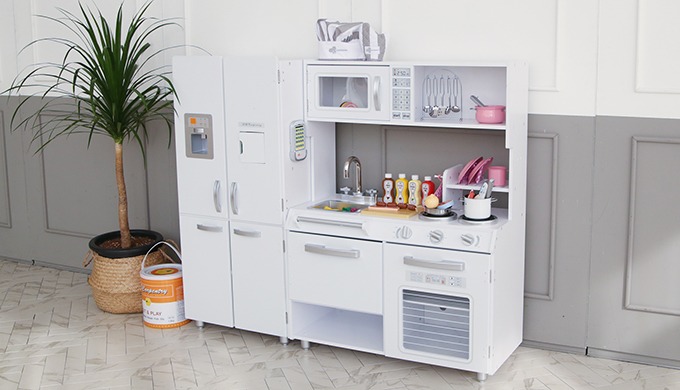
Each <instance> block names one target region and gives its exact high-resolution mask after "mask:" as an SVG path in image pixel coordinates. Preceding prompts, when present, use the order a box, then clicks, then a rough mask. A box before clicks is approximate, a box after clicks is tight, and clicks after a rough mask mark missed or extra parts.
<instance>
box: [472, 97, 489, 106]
mask: <svg viewBox="0 0 680 390" xmlns="http://www.w3.org/2000/svg"><path fill="white" fill-rule="evenodd" d="M470 100H472V101H473V102H475V104H476V105H478V106H480V107H486V104H484V103H482V101H481V100H479V99H478V98H477V96H475V95H470Z"/></svg>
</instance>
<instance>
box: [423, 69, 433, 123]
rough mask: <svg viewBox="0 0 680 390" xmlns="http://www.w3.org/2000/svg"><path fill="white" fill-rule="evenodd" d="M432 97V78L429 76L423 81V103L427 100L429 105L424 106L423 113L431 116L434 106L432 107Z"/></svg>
mask: <svg viewBox="0 0 680 390" xmlns="http://www.w3.org/2000/svg"><path fill="white" fill-rule="evenodd" d="M431 95H432V83H431V81H430V76H427V77H426V78H425V80H423V101H424V100H425V99H426V98H427V104H424V105H423V112H424V113H426V114H428V115H429V114H430V112H431V111H432V106H431V105H430V96H431Z"/></svg>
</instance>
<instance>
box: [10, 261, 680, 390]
mask: <svg viewBox="0 0 680 390" xmlns="http://www.w3.org/2000/svg"><path fill="white" fill-rule="evenodd" d="M100 388H103V389H107V388H110V389H163V390H166V389H248V390H258V389H268V390H275V389H276V390H278V389H293V390H297V389H336V388H337V389H345V390H350V389H351V390H354V389H375V390H379V389H477V388H484V389H625V390H629V389H645V390H649V389H680V371H678V370H673V369H667V368H659V367H654V366H644V365H638V364H631V363H623V362H617V361H612V360H604V359H596V358H589V357H585V356H579V355H571V354H566V353H556V352H549V351H543V350H538V349H529V348H519V349H518V350H517V351H516V352H515V354H514V355H513V356H511V358H510V359H509V360H508V361H507V362H506V363H505V364H504V365H503V366H502V367H501V369H500V370H499V371H498V372H497V373H496V374H495V375H493V376H491V377H489V379H488V380H487V381H486V382H485V383H484V384H483V385H482V384H480V383H479V382H477V381H476V380H475V375H474V374H472V373H468V372H464V371H457V370H452V369H446V368H441V367H433V366H428V365H423V364H417V363H412V362H407V361H401V360H395V359H388V358H385V357H381V356H377V355H371V354H366V353H360V352H353V351H350V350H345V349H340V348H332V347H328V346H323V345H316V344H313V345H312V348H311V349H310V350H308V351H305V350H303V349H301V348H300V345H299V343H298V342H291V343H290V344H289V345H287V346H283V345H281V344H279V343H278V337H270V336H264V335H260V334H256V333H250V332H244V331H239V330H236V329H230V328H222V327H217V326H210V325H206V327H205V329H204V330H202V331H201V330H198V329H197V328H196V327H195V326H194V325H193V324H189V325H185V326H183V327H181V328H177V329H170V330H156V329H150V328H147V327H144V326H143V325H142V321H141V314H130V315H112V314H106V313H103V312H102V311H100V310H99V309H98V308H97V307H96V306H95V304H94V302H93V300H92V297H91V296H90V288H89V286H88V285H87V282H86V275H84V274H79V273H72V272H68V271H60V270H55V269H51V268H43V267H37V266H29V265H25V264H17V263H14V262H10V261H4V260H0V389H2V390H5V389H100Z"/></svg>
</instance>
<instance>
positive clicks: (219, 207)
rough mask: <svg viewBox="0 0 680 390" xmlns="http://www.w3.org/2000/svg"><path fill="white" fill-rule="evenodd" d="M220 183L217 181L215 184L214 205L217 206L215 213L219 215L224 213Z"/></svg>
mask: <svg viewBox="0 0 680 390" xmlns="http://www.w3.org/2000/svg"><path fill="white" fill-rule="evenodd" d="M220 187H221V184H220V181H219V180H215V184H213V203H214V204H215V211H217V212H218V213H221V212H222V200H221V199H220Z"/></svg>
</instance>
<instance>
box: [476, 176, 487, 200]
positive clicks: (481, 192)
mask: <svg viewBox="0 0 680 390" xmlns="http://www.w3.org/2000/svg"><path fill="white" fill-rule="evenodd" d="M487 191H489V181H488V180H484V181H483V182H482V186H481V187H480V188H479V193H477V196H475V199H484V198H486V197H487V196H486V193H487Z"/></svg>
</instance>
